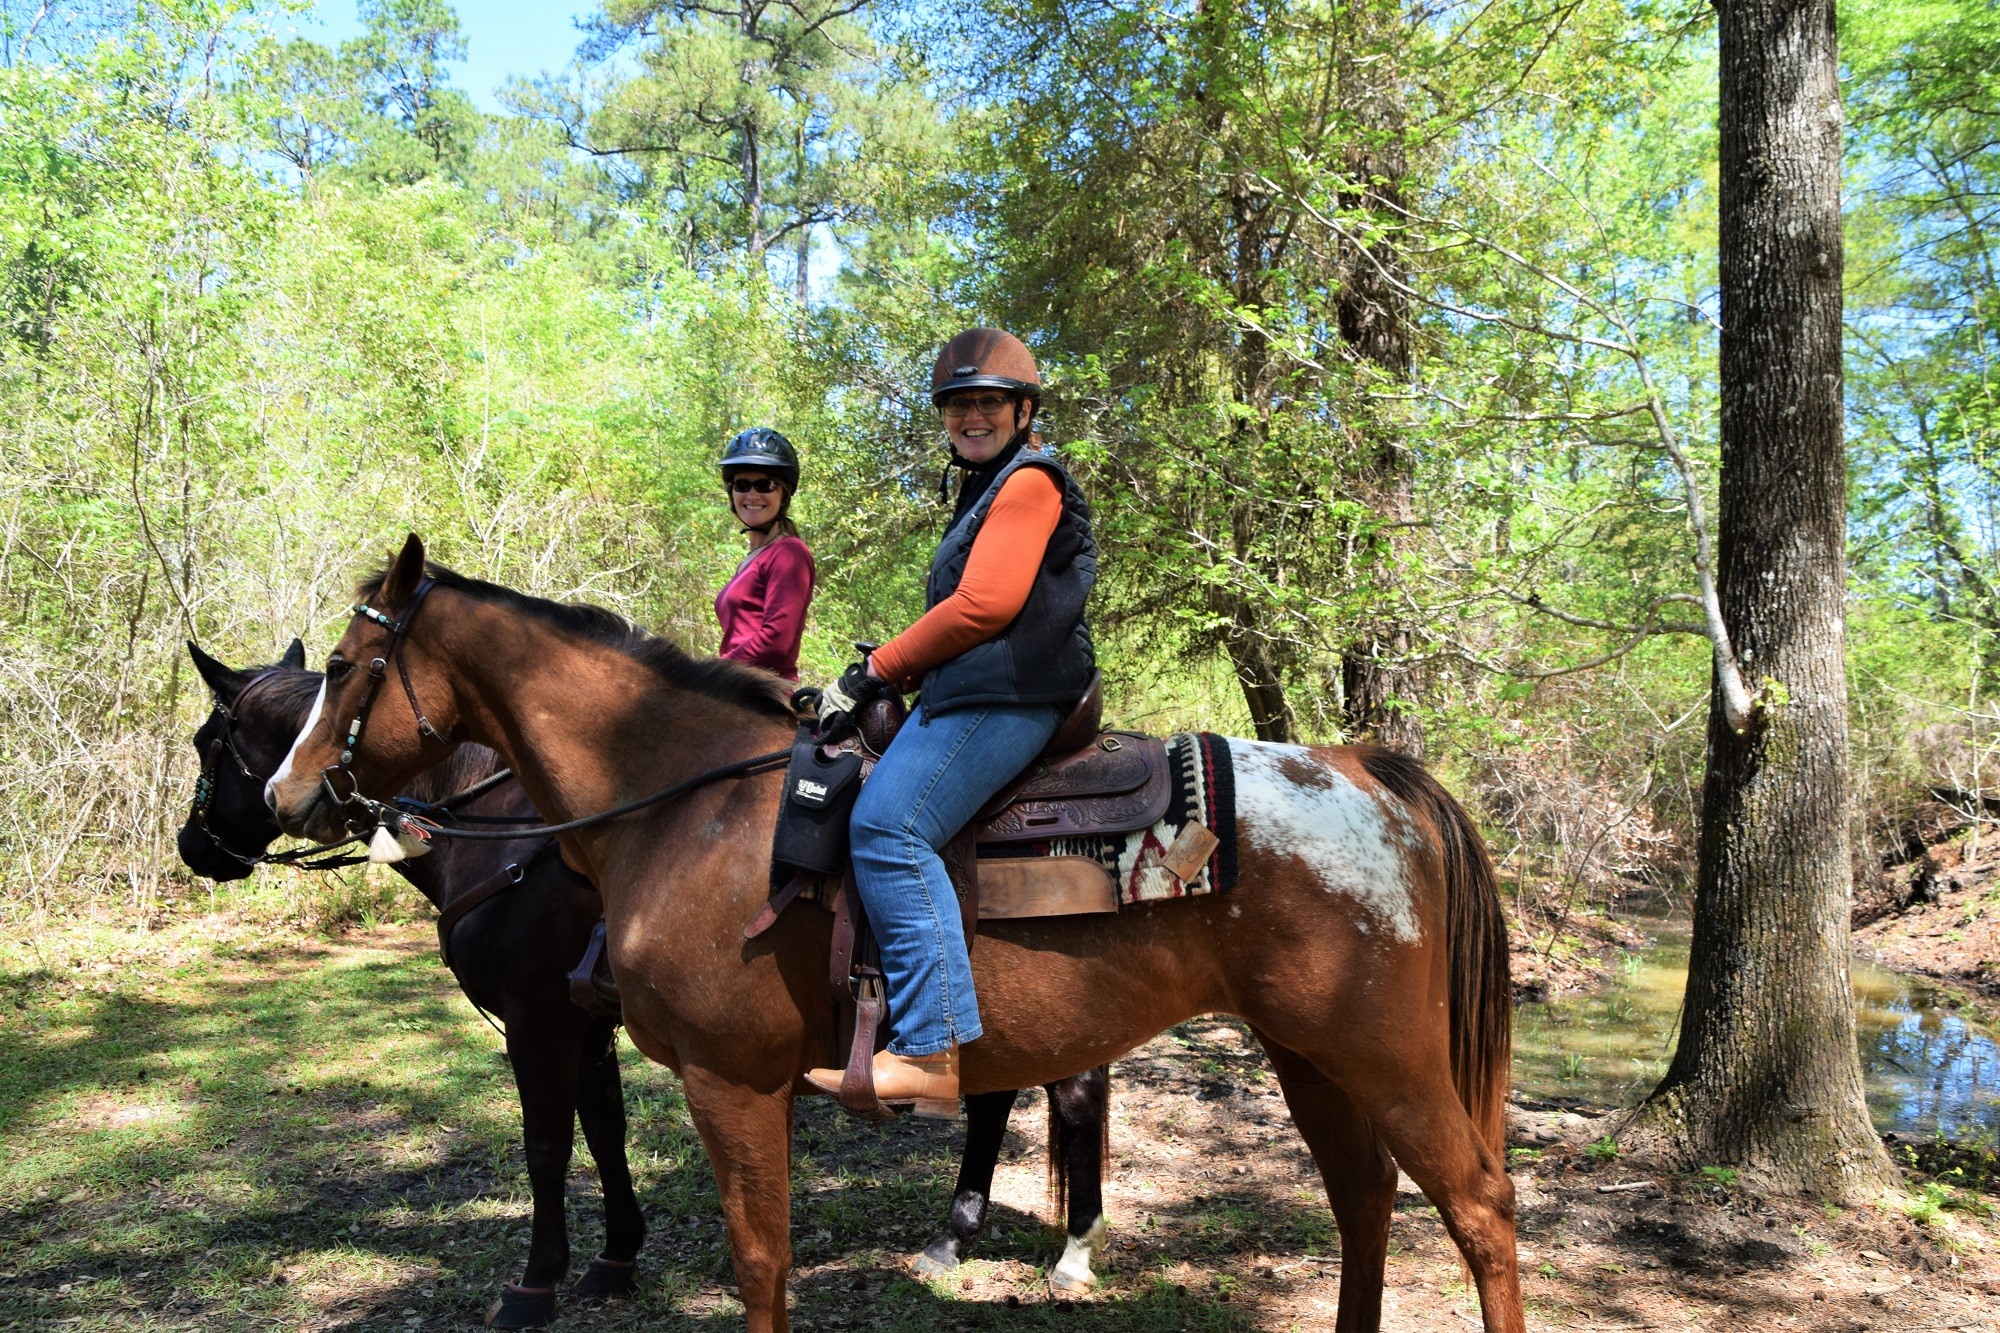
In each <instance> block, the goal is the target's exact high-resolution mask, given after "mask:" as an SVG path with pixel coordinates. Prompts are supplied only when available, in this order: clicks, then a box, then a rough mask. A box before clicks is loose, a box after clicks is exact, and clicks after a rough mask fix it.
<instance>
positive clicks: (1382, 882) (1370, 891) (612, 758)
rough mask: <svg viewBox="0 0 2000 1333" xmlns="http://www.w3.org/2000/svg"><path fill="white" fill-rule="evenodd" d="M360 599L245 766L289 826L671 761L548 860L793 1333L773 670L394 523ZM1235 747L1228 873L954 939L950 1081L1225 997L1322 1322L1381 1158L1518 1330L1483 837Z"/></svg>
mask: <svg viewBox="0 0 2000 1333" xmlns="http://www.w3.org/2000/svg"><path fill="white" fill-rule="evenodd" d="M361 596H362V598H363V599H364V605H362V606H359V607H357V608H356V614H355V617H354V619H353V620H352V621H350V623H349V625H348V627H347V631H346V633H345V634H344V635H343V636H342V637H341V640H340V643H339V644H338V645H337V646H336V647H335V649H334V652H333V654H332V656H331V657H329V658H328V660H327V679H326V686H325V688H324V690H323V692H322V694H321V697H320V698H319V700H317V701H316V702H315V705H314V708H313V711H312V713H311V715H310V717H309V718H308V721H307V723H306V725H305V727H304V728H303V729H302V730H301V731H300V733H299V736H298V739H297V740H296V741H295V742H294V744H293V746H292V750H291V752H290V753H289V754H288V755H287V756H286V757H285V761H284V763H283V764H281V765H280V767H279V769H278V772H277V773H276V774H275V775H274V776H273V778H272V780H271V782H270V784H269V786H268V787H267V796H268V799H269V800H270V802H271V805H272V808H273V810H274V811H275V812H276V814H277V815H278V818H279V822H280V823H281V824H283V825H284V826H285V828H286V829H287V830H288V831H290V832H292V833H295V834H299V835H302V836H307V837H312V838H315V839H318V840H321V841H331V840H334V839H336V838H339V837H341V836H343V835H344V834H345V833H346V831H347V828H348V822H349V820H350V818H355V817H360V816H361V815H364V814H365V815H368V816H369V817H371V818H372V817H373V815H374V814H375V813H376V809H375V807H373V806H372V805H371V804H370V802H369V800H368V798H369V797H379V796H382V795H386V794H387V793H390V792H393V791H396V790H397V789H399V788H400V787H402V786H403V785H404V784H405V783H406V782H408V781H409V780H410V778H411V777H412V776H414V775H415V774H417V773H419V772H421V771H423V770H424V769H425V768H426V767H428V766H430V765H431V764H433V763H435V762H436V761H437V760H438V759H439V757H441V756H442V755H443V754H444V753H446V752H447V751H448V750H449V749H450V747H451V746H452V745H453V744H455V743H457V742H458V741H459V740H463V739H470V740H474V741H478V742H480V743H482V744H487V745H491V746H493V747H494V748H495V749H497V750H499V751H500V752H501V754H502V756H503V757H504V758H505V760H506V761H507V762H508V763H509V764H510V765H512V767H513V768H514V771H515V772H516V773H517V774H518V775H519V776H520V779H521V782H522V785H523V786H524V787H526V789H527V791H528V793H529V795H530V796H531V797H532V798H533V800H534V803H535V806H536V808H537V809H539V810H541V811H542V812H543V813H544V814H545V815H547V816H549V817H550V818H552V819H555V820H558V821H564V822H568V821H571V820H576V819H579V818H581V817H586V816H592V815H596V814H599V813H602V812H607V811H610V810H612V809H614V808H615V807H618V806H620V805H622V804H625V803H628V802H631V801H634V800H636V799H637V798H640V797H642V796H646V795H649V794H655V793H660V792H663V791H665V790H667V789H669V788H678V787H680V786H681V785H682V784H688V786H687V789H686V790H685V791H684V792H683V794H681V795H679V796H677V797H676V798H675V799H672V800H665V799H662V800H659V801H657V802H656V803H654V804H651V805H648V806H646V807H644V808H643V809H642V810H641V811H640V812H638V813H635V814H632V815H630V816H629V817H624V818H617V819H609V820H606V821H603V822H599V823H595V824H593V825H591V826H589V827H586V828H579V829H577V830H575V831H572V832H570V833H567V834H565V835H564V838H563V851H564V855H565V856H566V857H567V858H568V859H570V860H571V861H572V862H574V863H575V864H576V865H578V866H579V867H580V868H582V869H583V870H584V871H585V872H586V873H587V874H588V875H589V876H590V878H591V879H592V881H593V882H594V883H596V884H597V885H598V887H599V889H600V890H601V891H602V893H603V895H604V903H605V909H606V919H607V922H608V925H609V930H610V940H611V956H612V962H613V965H614V967H615V968H616V971H617V973H618V975H619V977H620V978H621V989H622V991H623V994H624V1001H625V1022H626V1026H627V1028H628V1030H629V1031H630V1032H631V1034H632V1039H633V1041H634V1042H635V1044H637V1045H638V1047H639V1049H640V1050H641V1051H643V1052H645V1054H647V1055H648V1056H650V1057H651V1058H653V1059H655V1060H659V1061H661V1062H663V1063H665V1064H667V1065H670V1066H672V1067H673V1068H675V1069H677V1070H678V1071H679V1072H680V1076H681V1084H682V1087H683V1089H684V1090H685V1093H686V1097H687V1103H688V1108H689V1111H690V1113H691V1115H692V1117H693V1119H694V1123H695V1127H696V1129H697V1131H698V1132H699V1133H700V1135H701V1138H702V1142H703V1144H704V1146H705V1147H706V1148H707V1150H708V1154H709V1160H710V1162H711V1163H712V1165H713V1167H714V1171H715V1178H716V1185H717V1190H718V1193H719V1194H720V1196H721V1200H722V1208H723V1214H724V1217H725V1219H726V1221H727V1223H728V1228H729V1238H730V1246H731V1250H732V1254H733V1257H734V1259H735V1266H736V1276H737V1283H738V1288H739V1290H740V1292H741V1297H742V1301H743V1305H744V1309H745V1314H746V1317H747V1321H748V1324H749V1327H750V1328H751V1329H752V1330H755V1331H756V1333H764V1331H765V1330H776V1329H784V1328H786V1327H787V1326H788V1320H787V1313H786V1275H787V1273H788V1272H789V1270H790V1267H791V1243H790V1207H791V1202H790V1200H791V1196H790V1188H789V1187H790V1163H791V1152H790V1133H791V1124H792V1102H793V1098H794V1097H795V1096H797V1095H798V1094H799V1093H800V1092H801V1091H803V1090H805V1085H804V1082H803V1078H802V1075H803V1073H804V1071H805V1070H807V1069H808V1068H810V1067H812V1066H814V1065H815V1064H829V1063H835V1062H836V1061H835V1057H836V1054H837V1053H836V1052H835V1051H833V1050H832V1049H831V1042H830V1037H829V1030H830V1027H831V1023H830V1018H831V1015H830V1012H829V1010H830V1007H831V1003H832V1001H831V998H830V996H829V994H828V990H827V986H826V961H827V951H828V945H829V941H830V936H831V931H830V921H829V918H828V916H827V914H826V913H824V912H820V911H816V910H794V911H792V912H790V913H788V914H787V915H786V916H785V917H784V918H782V919H781V920H780V921H779V923H778V925H777V926H776V927H775V928H774V929H772V930H770V931H768V932H766V933H765V934H763V935H761V936H759V937H758V938H757V939H756V940H754V941H751V942H748V943H746V942H744V941H743V939H742V936H741V931H742V927H743V923H744V922H745V921H747V920H748V919H749V918H750V917H751V916H752V915H753V914H754V913H755V912H756V911H757V910H758V908H759V907H760V905H761V904H762V903H763V901H764V899H765V896H766V893H767V889H768V884H767V874H766V859H765V849H766V848H768V847H769V845H770V841H771V830H772V825H773V820H774V817H775V813H776V810H777V805H778V800H779V796H780V785H779V781H778V778H777V776H776V772H775V771H774V770H772V769H770V768H769V767H768V765H766V766H764V767H763V768H762V769H761V770H760V769H759V768H758V767H757V766H756V765H755V764H753V763H752V762H751V761H752V760H755V759H758V758H761V757H763V756H767V755H769V756H776V755H778V754H779V753H780V752H782V751H783V750H784V749H785V748H786V746H787V744H788V742H789V740H790V736H791V728H792V715H791V709H790V707H789V706H788V704H787V701H786V699H785V698H784V696H783V692H782V690H781V689H780V688H779V686H778V685H777V683H776V682H775V680H774V679H773V678H771V677H769V676H767V675H764V674H761V673H755V672H750V671H747V670H744V669H741V668H739V667H737V666H735V665H733V664H731V663H726V662H720V661H713V660H697V659H694V658H691V657H689V656H688V655H687V654H685V653H684V652H682V651H681V650H680V649H678V648H676V647H674V646H673V645H671V644H668V643H666V642H664V641H661V640H657V639H654V638H652V637H650V636H648V635H645V634H643V633H640V632H637V631H635V630H633V629H632V628H631V627H630V626H629V625H628V624H627V623H626V622H625V621H624V620H623V619H621V618H619V617H617V616H614V615H611V614H610V613H608V612H604V611H600V610H597V609H596V608H591V607H582V606H565V605H559V604H557V603H554V602H548V601H543V600H540V599H537V598H532V597H527V596H524V595H522V594H520V593H516V592H513V591H511V590H509V589H505V588H501V587H497V586H495V585H492V584H487V583H481V582H478V581H476V580H472V579H467V578H464V577H462V576H459V575H456V574H453V573H451V572H450V571H448V570H444V569H441V568H431V569H428V570H427V568H426V565H425V561H424V550H423V543H422V542H421V541H420V540H418V539H417V537H416V536H415V535H412V536H411V537H410V539H409V541H408V542H407V543H405V545H404V547H403V550H402V552H401V554H400V555H398V556H397V558H396V559H395V561H394V562H393V564H392V565H391V566H390V567H389V569H388V570H387V571H386V572H385V573H384V574H383V575H381V576H380V577H378V578H376V579H373V580H371V581H369V582H368V583H366V584H365V585H364V586H363V587H362V589H361ZM391 677H394V679H393V680H391ZM1230 747H1231V756H1232V764H1233V766H1234V768H1235V774H1236V794H1237V819H1238V833H1239V837H1240V842H1239V851H1240V857H1239V862H1238V864H1239V875H1240V880H1239V884H1238V886H1237V887H1236V888H1235V889H1234V890H1232V891H1231V892H1229V893H1227V894H1218V895H1211V896H1205V897H1200V898H1191V899H1185V900H1174V901H1169V902H1164V903H1158V904H1154V905H1150V906H1146V907H1141V908H1136V909H1132V910H1127V911H1123V912H1117V913H1111V914H1105V915H1089V916H1069V917H1061V918H1055V919H1048V920H1020V921H1003V922H992V923H989V924H988V925H987V926H986V927H985V928H984V929H983V930H982V932H981V934H980V936H979V938H978V940H977V942H976V943H975V945H974V948H973V950H972V965H973V973H974V977H975V982H976V985H977V987H978V991H979V997H980V1011H981V1016H982V1018H983V1019H984V1021H985V1029H986V1031H985V1035H984V1036H983V1037H981V1038H980V1040H978V1041H976V1042H973V1043H971V1044H969V1045H968V1046H967V1047H966V1048H965V1049H964V1052H963V1071H962V1082H963V1086H964V1088H965V1090H966V1091H967V1092H969V1093H974V1094H977V1093H980V1092H986V1091H993V1090H999V1089H1005V1088H1015V1087H1021V1086H1025V1085H1028V1084H1034V1083H1044V1082H1048V1081H1049V1080H1052V1079H1056V1078H1061V1077H1065V1076H1067V1075H1071V1074H1075V1073H1077V1072H1078V1071H1080V1070H1084V1069H1089V1068H1091V1067H1092V1066H1095V1065H1099V1064H1102V1063H1104V1062H1106V1061H1107V1060H1109V1059H1111V1058H1113V1057H1115V1056H1117V1055H1119V1054H1121V1053H1123V1052H1125V1051H1129V1050H1131V1049H1132V1048H1133V1047H1135V1046H1137V1045H1138V1044H1140V1043H1141V1042H1143V1041H1146V1040H1147V1039H1148V1038H1150V1037H1152V1036H1154V1035H1155V1034H1157V1033H1159V1032H1160V1031H1162V1030H1164V1029H1165V1028H1167V1027H1169V1026H1171V1025H1173V1024H1175V1023H1178V1022H1181V1021H1183V1020H1185V1019H1188V1018H1191V1017H1194V1016H1196V1015H1199V1014H1207V1013H1227V1014H1234V1015H1238V1016H1240V1017H1242V1018H1243V1019H1245V1020H1246V1021H1247V1022H1248V1023H1249V1024H1250V1026H1251V1029H1252V1031H1253V1032H1254V1033H1255V1034H1256V1036H1257V1038H1258V1040H1259V1041H1260V1042H1261V1043H1262V1045H1263V1047H1264V1050H1265V1052H1266V1053H1267V1054H1268V1055H1269V1057H1270V1059H1271V1062H1272V1064H1273V1066H1274V1067H1275V1069H1276V1071H1277V1074H1278V1079H1279V1082H1280V1085H1281V1086H1282V1088H1283V1090H1284V1093H1285V1097H1286V1101H1287V1103H1288V1104H1289V1106H1290V1108H1291V1111H1292V1118H1293V1123H1294V1124H1296V1125H1297V1126H1298V1128H1299V1131H1300V1133H1301V1134H1302V1135H1303V1136H1304V1137H1305V1139H1306V1142H1307V1144H1308V1146H1309V1147H1310V1148H1311V1150H1312V1153H1313V1158H1314V1161H1315V1162H1316V1163H1317V1165H1318V1166H1319V1169H1320V1174H1321V1177H1322V1179H1323V1180H1324V1181H1325V1183H1326V1188H1327V1195H1328V1200H1329V1202H1330V1203H1331V1205H1332V1208H1333V1213H1334V1218H1335V1221H1336V1222H1337V1224H1338V1226H1339V1228H1340V1235H1341V1253H1342V1265H1341V1278H1340V1307H1339V1316H1338V1327H1339V1328H1341V1329H1374V1328H1378V1327H1379V1326H1380V1322H1381V1296H1382V1281H1383V1270H1384V1262H1385V1258H1386V1254H1387V1242H1388V1230H1389V1217H1390V1212H1391V1208H1392V1205H1393V1203H1394V1199H1395V1187H1396V1168H1397V1167H1398V1166H1400V1167H1401V1168H1402V1169H1403V1170H1404V1171H1407V1172H1408V1173H1409V1174H1410V1176H1411V1177H1412V1178H1413V1179H1414V1180H1415V1181H1416V1182H1417V1184H1418V1185H1419V1186H1420V1187H1421V1188H1422V1189H1423V1190H1424V1192H1425V1194H1426V1195H1428V1196H1429V1198H1430V1200H1431V1202H1432V1203H1434V1204H1435V1205H1436V1206H1437V1209H1438V1213H1439V1215H1440V1216H1441V1218H1442V1219H1443V1221H1444V1224H1445V1226H1446V1228H1447V1229H1448V1230H1449V1231H1450V1233H1451V1235H1452V1238H1453V1240H1454V1241H1456V1242H1457V1244H1458V1247H1459V1252H1460V1253H1461V1254H1462V1255H1463V1256H1464V1259H1465V1261H1466V1263H1467V1265H1468V1266H1469V1267H1470V1269H1471V1271H1472V1276H1473V1280H1474V1282H1475V1283H1476V1284H1477V1286H1478V1290H1479V1296H1480V1306H1481V1310H1482V1313H1483V1317H1484V1325H1485V1328H1486V1330H1487V1333H1525V1327H1526V1325H1525V1317H1524V1314H1523V1311H1522V1304H1521V1288H1520V1278H1519V1272H1518V1267H1517V1260H1516V1255H1515V1245H1514V1189H1513V1184H1512V1182H1511V1181H1510V1180H1509V1179H1508V1176H1507V1172H1506V1168H1505V1165H1504V1162H1503V1159H1502V1147H1503V1144H1502V1132H1503V1128H1504V1114H1505V1098H1506V1089H1507V1079H1508V1056H1509V1045H1510V1042H1509V1024H1510V1020H1511V1015H1510V1012H1509V995H1508V984H1507V942H1506V933H1505V927H1504V924H1503V921H1502V917H1501V911H1500V903H1499V899H1498V895H1497V894H1496V893H1495V891H1494V884H1493V872H1492V863H1491V861H1490V860H1489V859H1488V857H1487V855H1486V851H1485V848H1484V845H1483V844H1482V843H1481V841H1480V839H1479V836H1478V833H1477V830H1476V829H1475V828H1474V827H1473V825H1472V822H1471V820H1470V819H1469V818H1468V817H1467V816H1466V814H1465V812H1464V811H1463V809H1461V808H1460V807H1459V806H1458V804H1457V803H1456V802H1454V801H1453V800H1452V799H1451V797H1450V796H1449V795H1448V794H1447V793H1446V792H1445V791H1444V789H1443V788H1442V787H1440V786H1439V785H1438V784H1437V783H1436V782H1435V781H1434V780H1433V779H1432V778H1430V776H1429V775H1428V774H1426V773H1425V772H1424V771H1423V769H1422V768H1421V767H1420V766H1419V765H1417V764H1416V763H1414V762H1413V761H1410V760H1407V759H1403V758H1401V757H1399V756H1396V755H1393V754H1390V753H1388V752H1386V751H1381V750H1374V749H1368V748H1347V749H1342V748H1332V747H1327V748H1306V747H1300V746H1283V745H1267V744H1258V743H1253V742H1245V741H1233V742H1231V743H1230ZM719 772H727V773H732V774H734V776H718V774H719Z"/></svg>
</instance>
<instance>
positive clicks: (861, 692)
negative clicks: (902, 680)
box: [819, 662, 889, 739]
mask: <svg viewBox="0 0 2000 1333" xmlns="http://www.w3.org/2000/svg"><path fill="white" fill-rule="evenodd" d="M888 692H889V682H887V681H885V680H877V679H876V678H875V677H873V676H871V675H869V674H868V663H866V662H856V663H855V664H854V665H853V666H851V667H849V668H847V670H845V671H843V672H841V673H840V679H839V680H836V681H835V682H833V684H831V685H829V686H827V687H826V688H825V689H823V690H821V691H820V696H819V734H820V735H821V736H823V737H826V738H828V739H831V738H833V737H835V736H840V735H844V734H845V733H846V731H847V730H848V728H850V727H852V726H853V725H854V719H855V714H857V713H859V712H860V711H861V710H862V709H863V708H865V707H866V706H867V705H868V704H869V702H870V701H871V700H875V699H879V698H881V697H882V696H883V695H884V694H887V693H888Z"/></svg>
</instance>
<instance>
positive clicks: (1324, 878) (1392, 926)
mask: <svg viewBox="0 0 2000 1333" xmlns="http://www.w3.org/2000/svg"><path fill="white" fill-rule="evenodd" d="M1229 754H1230V760H1231V764H1232V766H1233V767H1234V768H1235V770H1236V818H1237V829H1238V831H1239V832H1240V834H1241V835H1242V836H1243V837H1245V838H1248V839H1250V840H1251V841H1252V842H1254V843H1256V844H1257V845H1258V846H1259V847H1262V848H1264V849H1265V850H1266V851H1270V852H1274V853H1276V854H1278V855H1280V856H1295V857H1297V858H1298V859H1299V860H1301V861H1303V862H1305V863H1306V865H1307V866H1309V867H1310V868H1311V869H1312V871H1313V873H1314V874H1315V875H1316V876H1318V878H1319V882H1320V887H1321V888H1323V889H1325V890H1326V891H1327V892H1328V893H1344V894H1346V895H1347V896H1348V897H1350V898H1353V899H1354V900H1355V901H1356V902H1358V903H1360V904H1361V905H1362V906H1363V907H1366V908H1367V909H1368V911H1369V913H1370V914H1371V915H1372V916H1374V917H1375V918H1376V919H1377V920H1379V921H1380V922H1381V923H1382V924H1383V925H1384V926H1386V927H1387V928H1388V931H1389V933H1390V934H1391V935H1393V936H1395V937H1396V938H1397V939H1398V940H1401V941H1403V942H1404V943H1406V944H1414V943H1416V942H1417V940H1418V939H1419V938H1420V937H1421V935H1422V929H1421V927H1419V925H1418V924H1417V913H1416V908H1415V905H1414V904H1413V903H1412V902H1411V900H1410V872H1409V860H1408V858H1409V855H1410V853H1411V852H1412V851H1413V850H1415V847H1416V842H1417V833H1416V827H1415V825H1414V824H1413V823H1412V821H1411V819H1410V816H1409V813H1408V812H1407V811H1406V810H1404V809H1403V808H1402V805H1401V803H1400V802H1398V801H1396V800H1395V799H1394V798H1392V797H1390V796H1389V795H1388V794H1387V793H1383V794H1381V795H1373V794H1370V793H1369V792H1366V791H1363V790H1362V789H1361V788H1360V787H1357V786H1356V785H1355V784H1354V783H1353V782H1352V781H1351V780H1349V779H1348V777H1347V776H1346V775H1345V774H1343V773H1341V772H1339V771H1337V770H1335V769H1334V768H1332V767H1330V766H1329V765H1327V764H1326V763H1324V762H1323V761H1321V760H1320V759H1318V758H1317V757H1316V756H1314V754H1313V753H1312V751H1310V750H1308V749H1306V747H1304V746H1303V745H1272V744H1268V743H1266V742H1263V741H1245V740H1235V739H1231V741H1230V742H1229ZM1288 769H1289V770H1290V771H1289V772H1288V771H1287V770H1288ZM1361 929H1362V930H1364V931H1366V930H1367V929H1368V925H1367V923H1366V922H1365V921H1363V922H1362V923H1361Z"/></svg>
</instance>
